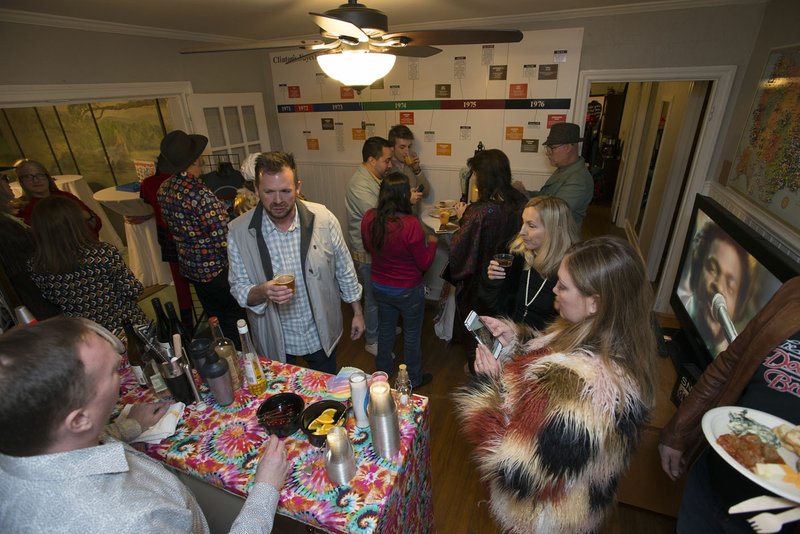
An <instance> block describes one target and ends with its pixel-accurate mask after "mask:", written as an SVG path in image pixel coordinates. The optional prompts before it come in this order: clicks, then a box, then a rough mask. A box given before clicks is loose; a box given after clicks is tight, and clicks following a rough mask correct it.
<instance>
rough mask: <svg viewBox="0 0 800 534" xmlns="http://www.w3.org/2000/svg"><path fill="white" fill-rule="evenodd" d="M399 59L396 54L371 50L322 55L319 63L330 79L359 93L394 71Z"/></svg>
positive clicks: (318, 59) (318, 57)
mask: <svg viewBox="0 0 800 534" xmlns="http://www.w3.org/2000/svg"><path fill="white" fill-rule="evenodd" d="M396 59H397V57H395V55H394V54H389V53H386V52H371V51H369V50H345V51H343V52H338V53H334V54H320V55H318V56H317V63H319V66H320V68H322V70H323V71H324V72H325V74H327V75H328V76H329V77H331V78H333V79H334V80H338V81H340V82H341V83H342V85H346V86H348V87H352V88H353V89H355V90H356V91H358V92H359V93H360V92H361V90H362V89H364V88H365V87H369V86H370V85H372V84H373V83H375V81H376V80H380V79H381V78H383V77H384V76H386V75H387V74H389V72H390V71H391V70H392V67H394V62H395V60H396Z"/></svg>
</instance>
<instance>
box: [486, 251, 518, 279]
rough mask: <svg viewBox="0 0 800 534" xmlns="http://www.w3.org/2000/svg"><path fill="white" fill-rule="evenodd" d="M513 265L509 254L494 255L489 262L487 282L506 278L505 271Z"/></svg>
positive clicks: (512, 258)
mask: <svg viewBox="0 0 800 534" xmlns="http://www.w3.org/2000/svg"><path fill="white" fill-rule="evenodd" d="M513 263H514V256H512V255H511V254H495V255H494V257H493V258H492V261H490V262H489V269H488V275H489V280H502V279H503V278H505V277H506V271H507V270H508V268H509V267H511V264H513Z"/></svg>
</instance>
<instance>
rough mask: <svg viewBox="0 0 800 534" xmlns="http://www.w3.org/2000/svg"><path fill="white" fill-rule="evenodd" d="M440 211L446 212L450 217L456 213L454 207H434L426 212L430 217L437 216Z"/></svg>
mask: <svg viewBox="0 0 800 534" xmlns="http://www.w3.org/2000/svg"><path fill="white" fill-rule="evenodd" d="M442 212H444V213H447V214H448V215H449V216H450V217H454V216H455V214H456V209H455V208H434V209H432V210H431V211H429V212H428V215H430V216H431V217H439V216H440V215H441V214H442Z"/></svg>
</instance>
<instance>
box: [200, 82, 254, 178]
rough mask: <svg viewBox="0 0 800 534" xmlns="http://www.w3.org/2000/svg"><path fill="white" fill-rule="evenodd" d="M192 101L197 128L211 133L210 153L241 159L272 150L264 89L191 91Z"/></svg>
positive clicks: (209, 139) (209, 140)
mask: <svg viewBox="0 0 800 534" xmlns="http://www.w3.org/2000/svg"><path fill="white" fill-rule="evenodd" d="M188 102H189V113H190V115H191V117H192V122H193V123H194V130H195V132H196V133H199V134H203V135H205V136H206V137H208V148H207V149H206V152H205V153H206V154H217V155H225V154H234V155H235V156H236V157H235V158H231V160H232V161H234V162H236V161H238V162H241V161H243V160H244V158H245V157H246V156H247V155H248V154H250V153H253V152H265V151H268V150H270V144H269V130H268V128H267V116H266V114H265V113H264V101H263V95H262V94H261V93H206V94H191V95H188ZM236 168H237V169H238V165H236Z"/></svg>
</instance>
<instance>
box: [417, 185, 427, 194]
mask: <svg viewBox="0 0 800 534" xmlns="http://www.w3.org/2000/svg"><path fill="white" fill-rule="evenodd" d="M423 191H425V184H419V185H418V186H417V193H422V192H423Z"/></svg>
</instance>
